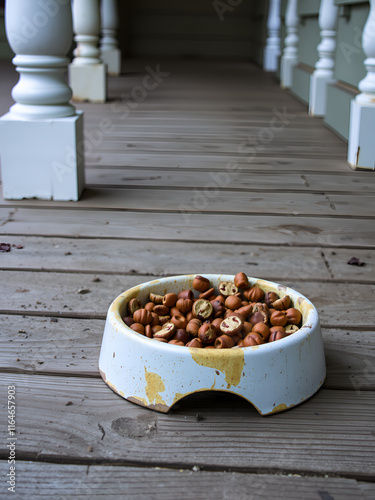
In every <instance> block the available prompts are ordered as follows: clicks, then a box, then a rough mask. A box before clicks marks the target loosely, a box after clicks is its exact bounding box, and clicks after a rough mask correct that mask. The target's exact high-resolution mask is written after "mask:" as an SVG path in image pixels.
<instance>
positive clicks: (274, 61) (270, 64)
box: [263, 0, 281, 71]
mask: <svg viewBox="0 0 375 500" xmlns="http://www.w3.org/2000/svg"><path fill="white" fill-rule="evenodd" d="M280 4H281V0H270V2H269V8H268V20H267V30H268V37H267V40H266V47H265V49H264V54H263V59H264V60H263V69H264V71H276V70H277V66H278V63H279V56H280V26H281V18H280Z"/></svg>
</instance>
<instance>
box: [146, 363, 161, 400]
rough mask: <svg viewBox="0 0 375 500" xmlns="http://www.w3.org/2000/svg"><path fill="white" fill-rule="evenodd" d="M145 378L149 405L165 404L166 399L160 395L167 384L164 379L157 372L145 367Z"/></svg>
mask: <svg viewBox="0 0 375 500" xmlns="http://www.w3.org/2000/svg"><path fill="white" fill-rule="evenodd" d="M145 378H146V384H147V385H146V388H145V391H146V396H147V399H148V402H149V405H152V404H155V405H165V404H166V403H165V401H164V400H163V398H162V397H161V396H160V394H159V393H160V392H164V391H165V384H164V381H163V379H162V378H161V376H160V375H158V374H157V373H152V372H148V371H147V369H146V367H145Z"/></svg>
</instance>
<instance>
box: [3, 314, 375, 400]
mask: <svg viewBox="0 0 375 500" xmlns="http://www.w3.org/2000/svg"><path fill="white" fill-rule="evenodd" d="M0 319H1V322H2V336H1V338H0V371H11V372H16V373H23V372H26V373H39V374H58V375H69V376H74V375H76V376H77V375H79V376H83V375H84V376H89V377H99V372H98V359H99V351H100V346H101V341H102V335H103V331H104V320H82V319H70V318H58V320H57V322H56V321H51V319H50V318H43V317H35V316H34V317H33V316H7V315H3V316H1V318H0ZM53 319H54V320H55V318H53ZM322 333H323V341H324V347H325V353H326V362H327V379H326V381H325V383H324V388H326V389H348V390H355V391H362V390H366V391H369V390H372V391H373V390H375V370H374V369H373V366H374V362H375V332H358V331H352V330H342V329H341V330H339V329H326V328H324V329H323V330H322Z"/></svg>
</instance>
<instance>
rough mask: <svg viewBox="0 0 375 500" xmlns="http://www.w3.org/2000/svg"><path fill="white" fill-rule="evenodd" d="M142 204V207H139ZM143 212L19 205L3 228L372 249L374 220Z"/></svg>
mask: <svg viewBox="0 0 375 500" xmlns="http://www.w3.org/2000/svg"><path fill="white" fill-rule="evenodd" d="M140 208H141V207H140ZM188 208H189V207H185V206H184V205H182V206H181V212H180V213H163V212H161V213H156V212H152V213H151V212H150V213H147V212H146V213H142V212H131V211H129V212H126V213H121V212H116V211H109V210H108V211H97V210H89V209H87V210H74V209H73V208H72V209H66V210H64V209H52V208H51V209H49V210H48V211H47V210H42V209H31V208H18V209H17V211H16V213H15V214H14V215H13V216H12V217H11V218H10V220H8V221H7V222H6V223H5V224H4V225H3V226H2V232H3V234H4V235H12V234H13V235H16V234H17V235H20V234H21V235H26V234H30V235H35V236H69V237H95V238H98V237H99V238H100V237H106V238H108V237H111V238H139V239H146V240H180V241H194V242H195V241H201V242H203V241H218V239H219V240H220V239H221V238H222V239H223V241H224V242H225V243H228V242H230V243H250V242H251V243H258V244H274V245H283V244H284V245H297V246H304V245H310V246H311V245H320V246H329V247H333V246H346V247H351V246H354V247H360V246H363V247H374V246H375V233H374V231H373V230H372V228H373V222H372V221H366V220H361V219H356V218H347V219H346V218H343V219H337V220H335V221H334V224H333V221H332V220H331V219H330V218H328V217H326V218H325V217H303V216H293V219H291V218H290V217H287V216H278V217H275V216H265V215H257V216H249V215H247V216H242V215H227V214H214V213H213V214H196V213H190V212H188V211H187V209H188Z"/></svg>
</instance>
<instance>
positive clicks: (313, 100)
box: [309, 71, 334, 116]
mask: <svg viewBox="0 0 375 500" xmlns="http://www.w3.org/2000/svg"><path fill="white" fill-rule="evenodd" d="M333 81H334V80H333V79H332V77H331V76H326V75H319V73H318V74H317V73H316V71H315V72H314V73H313V74H312V75H311V77H310V98H309V115H311V116H325V114H326V110H327V87H328V84H329V83H332V82H333Z"/></svg>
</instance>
